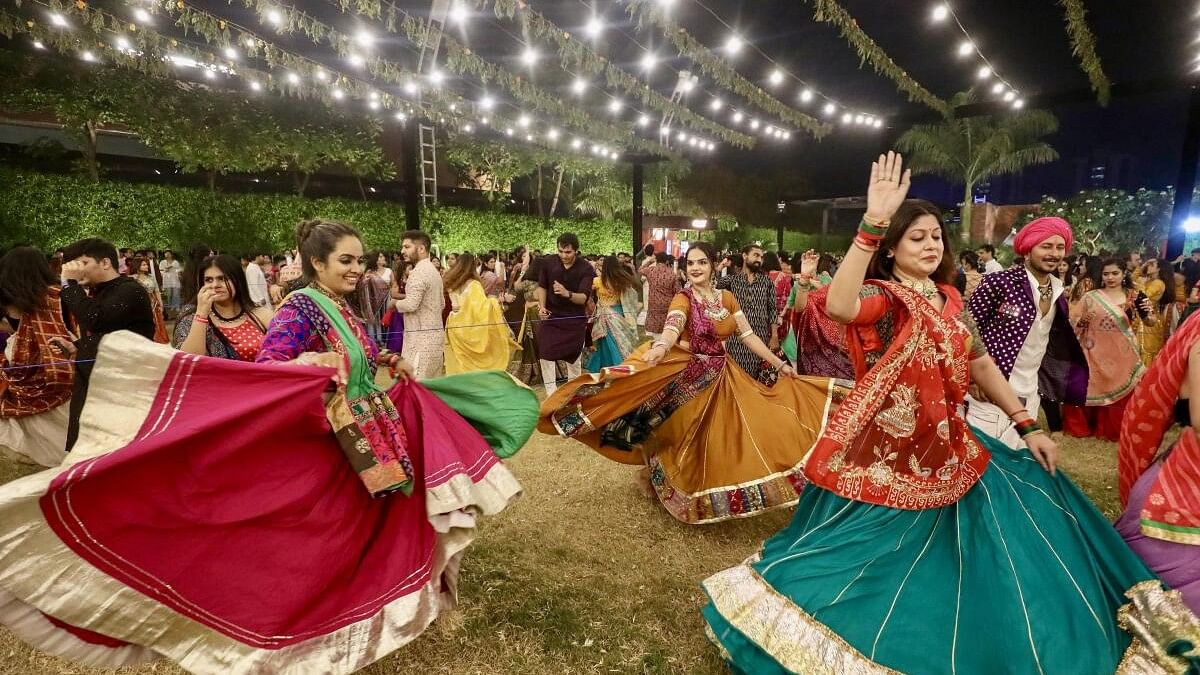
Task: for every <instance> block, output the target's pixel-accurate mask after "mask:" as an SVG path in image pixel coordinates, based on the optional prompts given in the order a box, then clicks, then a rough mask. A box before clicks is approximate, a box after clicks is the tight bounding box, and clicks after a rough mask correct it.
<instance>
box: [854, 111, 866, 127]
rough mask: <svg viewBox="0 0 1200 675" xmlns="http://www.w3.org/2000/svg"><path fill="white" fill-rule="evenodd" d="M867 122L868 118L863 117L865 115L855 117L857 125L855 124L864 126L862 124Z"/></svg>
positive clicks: (860, 114)
mask: <svg viewBox="0 0 1200 675" xmlns="http://www.w3.org/2000/svg"><path fill="white" fill-rule="evenodd" d="M865 120H866V118H865V117H863V114H862V113H859V114H857V115H855V116H854V123H855V124H862V123H863V122H864V121H865Z"/></svg>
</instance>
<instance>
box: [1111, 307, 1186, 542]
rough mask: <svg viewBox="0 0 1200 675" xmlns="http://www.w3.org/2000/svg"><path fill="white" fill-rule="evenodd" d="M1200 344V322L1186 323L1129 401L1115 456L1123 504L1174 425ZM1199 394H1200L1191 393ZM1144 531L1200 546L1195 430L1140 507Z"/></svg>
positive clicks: (1183, 436) (1178, 447) (1173, 452)
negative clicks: (1194, 349) (1191, 356)
mask: <svg viewBox="0 0 1200 675" xmlns="http://www.w3.org/2000/svg"><path fill="white" fill-rule="evenodd" d="M1197 340H1200V321H1197V320H1196V319H1192V320H1191V321H1187V322H1184V323H1182V324H1181V325H1180V327H1179V330H1178V331H1177V332H1176V333H1175V334H1174V335H1172V336H1171V339H1170V340H1168V341H1167V344H1165V345H1163V348H1162V351H1160V352H1159V353H1158V356H1157V357H1155V359H1154V364H1153V365H1152V366H1150V369H1149V370H1147V371H1146V374H1145V376H1144V377H1143V378H1142V381H1141V382H1139V383H1138V386H1137V388H1136V389H1134V390H1133V393H1132V394H1131V395H1130V397H1129V404H1128V407H1127V408H1126V409H1125V417H1124V418H1123V419H1122V421H1121V436H1120V446H1119V448H1120V449H1119V450H1118V453H1117V472H1118V487H1119V489H1120V493H1121V504H1122V505H1126V504H1127V503H1128V502H1129V493H1130V491H1131V490H1132V489H1133V484H1134V483H1135V482H1137V480H1138V478H1140V477H1141V475H1142V474H1143V473H1145V471H1146V469H1147V468H1149V466H1150V464H1151V463H1152V462H1153V461H1154V458H1155V455H1157V454H1158V448H1159V444H1160V443H1162V439H1163V435H1164V434H1165V433H1166V431H1167V429H1168V428H1170V426H1171V424H1172V423H1173V421H1174V420H1173V415H1172V410H1173V409H1174V406H1175V401H1176V400H1178V399H1179V390H1180V387H1181V386H1182V385H1183V380H1184V378H1185V377H1186V376H1187V370H1188V352H1189V351H1191V348H1192V346H1193V345H1195V344H1196V341H1197ZM1196 395H1200V392H1198V393H1193V396H1196ZM1194 421H1195V420H1193V422H1194ZM1141 527H1142V533H1143V534H1145V535H1146V536H1147V537H1154V538H1155V539H1163V540H1166V541H1174V542H1179V543H1183V544H1200V440H1197V438H1196V432H1195V430H1194V429H1193V428H1192V427H1187V428H1185V429H1184V430H1183V433H1182V434H1181V435H1180V436H1179V441H1178V442H1176V444H1175V447H1174V448H1173V449H1172V450H1171V453H1170V454H1169V455H1168V456H1167V458H1166V459H1164V460H1163V466H1162V469H1161V470H1160V471H1159V473H1158V477H1157V478H1155V480H1154V485H1153V486H1152V487H1151V489H1150V493H1149V494H1148V496H1147V497H1146V502H1145V504H1143V506H1142V512H1141ZM1198 555H1200V554H1198Z"/></svg>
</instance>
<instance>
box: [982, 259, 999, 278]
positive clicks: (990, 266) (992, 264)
mask: <svg viewBox="0 0 1200 675" xmlns="http://www.w3.org/2000/svg"><path fill="white" fill-rule="evenodd" d="M1003 271H1004V265H1001V264H1000V262H999V261H997V260H996V259H995V258H992V259H991V260H989V261H987V264H985V265H984V266H983V273H984V274H991V273H992V272H1003Z"/></svg>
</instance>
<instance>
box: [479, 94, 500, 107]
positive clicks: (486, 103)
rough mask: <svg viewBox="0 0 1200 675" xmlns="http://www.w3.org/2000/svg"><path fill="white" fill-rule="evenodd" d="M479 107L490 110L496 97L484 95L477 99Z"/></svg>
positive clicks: (494, 105)
mask: <svg viewBox="0 0 1200 675" xmlns="http://www.w3.org/2000/svg"><path fill="white" fill-rule="evenodd" d="M479 107H480V108H483V109H484V110H491V109H492V108H495V107H496V99H494V98H492V97H491V96H486V95H485V96H484V97H483V98H481V99H479Z"/></svg>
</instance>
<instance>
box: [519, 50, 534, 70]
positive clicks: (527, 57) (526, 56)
mask: <svg viewBox="0 0 1200 675" xmlns="http://www.w3.org/2000/svg"><path fill="white" fill-rule="evenodd" d="M521 60H522V61H524V62H525V65H528V66H532V65H534V64H535V63H537V60H538V52H537V50H536V49H534V48H533V47H526V48H525V51H524V52H522V53H521Z"/></svg>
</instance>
